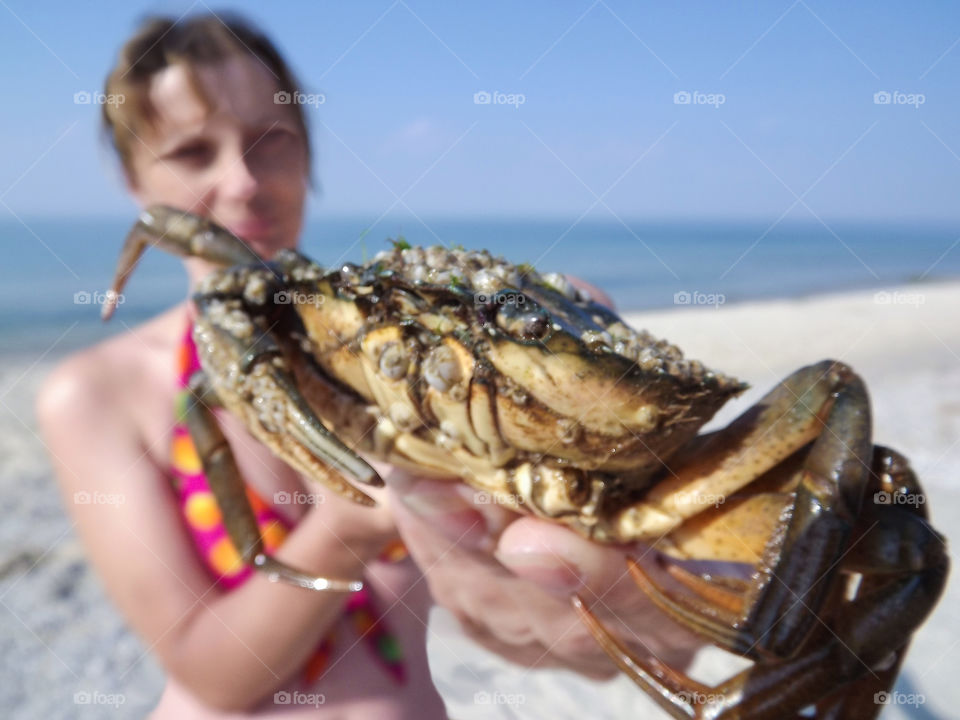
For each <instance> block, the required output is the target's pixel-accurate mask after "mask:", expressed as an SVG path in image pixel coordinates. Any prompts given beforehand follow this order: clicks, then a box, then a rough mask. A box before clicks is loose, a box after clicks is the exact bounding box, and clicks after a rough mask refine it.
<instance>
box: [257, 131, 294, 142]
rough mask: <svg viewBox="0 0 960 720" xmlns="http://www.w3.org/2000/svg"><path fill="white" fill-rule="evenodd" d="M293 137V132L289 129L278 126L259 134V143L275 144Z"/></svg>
mask: <svg viewBox="0 0 960 720" xmlns="http://www.w3.org/2000/svg"><path fill="white" fill-rule="evenodd" d="M292 138H293V133H291V132H290V131H289V130H281V129H280V128H275V129H273V130H267V132H265V133H263V135H261V136H260V142H261V143H269V144H277V143H281V142H285V141H289V140H291V139H292Z"/></svg>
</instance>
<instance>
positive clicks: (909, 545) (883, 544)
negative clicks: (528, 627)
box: [573, 382, 949, 720]
mask: <svg viewBox="0 0 960 720" xmlns="http://www.w3.org/2000/svg"><path fill="white" fill-rule="evenodd" d="M851 387H852V388H853V390H852V395H853V396H855V397H856V396H857V395H858V394H859V393H858V390H857V383H855V382H854V383H851ZM861 399H865V396H862V398H861ZM845 405H846V406H847V408H848V409H847V411H846V412H845V411H844V409H843V408H844V406H845ZM856 405H858V403H857V402H855V403H849V402H846V401H844V399H843V396H842V395H841V397H840V398H839V399H838V403H837V406H836V410H835V411H834V413H831V421H832V422H831V424H830V425H829V426H828V427H829V428H832V429H833V430H835V431H836V430H838V429H841V428H842V427H843V425H844V423H850V425H852V426H854V427H855V426H856V425H857V424H858V421H857V420H856V419H855V418H854V417H853V416H854V415H855V413H854V412H853V410H852V407H853V406H856ZM835 414H836V415H838V417H834V415H835ZM846 429H847V430H849V429H851V428H850V427H849V426H848V427H847V428H846ZM825 434H826V433H825ZM847 437H848V439H849V436H847ZM854 441H855V438H854ZM818 442H819V441H818ZM854 444H856V443H855V442H854ZM828 445H829V443H828ZM814 451H816V445H815V446H814ZM812 454H813V453H812ZM853 454H854V452H853V451H850V450H847V451H846V454H845V457H844V458H839V459H837V460H836V461H835V462H832V463H827V467H833V468H834V469H837V468H841V469H844V470H846V471H847V472H849V477H845V478H834V480H836V482H835V489H836V491H835V493H834V495H835V497H834V501H835V502H834V504H833V505H828V506H824V507H822V508H821V509H820V513H819V514H820V515H840V516H843V515H845V514H846V511H848V510H850V511H852V512H853V513H855V516H856V517H855V519H856V521H857V524H856V527H855V528H852V533H853V534H854V535H853V536H854V537H855V539H854V540H853V542H852V543H850V544H848V543H841V544H840V546H839V547H840V549H841V551H844V550H845V551H846V553H845V555H844V556H843V557H842V558H840V559H838V560H836V561H834V565H839V564H840V562H842V570H843V571H844V572H845V573H860V574H862V578H861V580H860V582H859V586H858V587H857V588H856V590H855V592H853V593H850V590H849V587H848V583H847V582H845V581H844V580H845V579H844V578H842V577H840V576H839V575H838V574H836V573H833V574H832V573H829V572H828V573H825V574H824V575H825V577H826V578H827V579H826V581H825V582H824V583H823V585H824V586H825V587H826V591H827V592H829V593H830V600H831V601H833V602H827V603H824V604H823V605H819V604H818V605H815V606H814V607H823V608H824V609H825V617H824V618H822V619H821V618H817V617H815V616H813V614H812V611H809V610H807V609H806V608H804V610H805V612H807V614H809V615H810V617H811V619H813V620H816V623H817V624H816V625H815V626H814V627H813V628H812V629H809V628H806V627H805V623H803V622H798V621H797V620H796V618H792V619H791V617H790V616H791V608H788V609H787V611H786V612H784V614H783V616H782V618H781V624H782V625H783V626H786V627H787V635H788V637H785V641H784V644H783V645H782V646H779V647H774V651H779V652H780V653H781V654H780V655H777V656H774V657H773V658H767V660H768V661H767V662H758V663H756V664H755V665H754V666H753V667H752V668H749V669H747V670H745V671H743V672H742V673H739V674H738V675H736V676H734V677H733V678H731V679H730V680H729V681H727V682H725V683H722V684H721V685H719V686H717V687H716V688H706V689H704V687H703V686H702V685H701V684H699V683H696V682H695V681H693V680H691V679H689V678H687V677H686V676H684V675H683V674H682V673H680V672H678V671H676V670H673V669H668V670H669V671H667V670H665V669H664V668H663V666H662V665H661V664H660V663H658V662H656V661H651V660H646V661H644V660H640V659H638V658H636V657H635V656H634V655H632V653H631V652H630V651H629V650H628V649H627V648H626V647H625V646H624V645H623V644H622V643H620V642H619V641H618V640H617V639H616V638H614V637H612V635H611V634H610V633H609V632H608V631H607V630H606V629H605V628H604V627H603V626H602V625H600V624H599V623H598V622H597V621H596V618H594V617H593V616H592V614H591V613H590V611H589V610H588V609H586V608H585V607H584V606H583V603H582V601H580V599H579V598H574V599H573V603H574V607H576V608H577V610H578V612H579V613H580V614H581V616H582V617H583V619H584V621H585V622H586V623H587V626H588V627H589V628H590V630H591V632H592V633H593V634H594V636H595V637H596V638H597V640H598V641H599V642H600V643H601V645H602V646H603V647H604V648H605V649H606V650H607V652H608V654H610V655H611V658H612V659H613V660H614V661H615V662H616V663H617V664H618V666H620V667H621V669H623V670H624V671H625V672H626V673H627V674H628V675H630V677H631V678H632V679H633V680H634V681H635V682H636V683H637V684H638V685H639V686H640V687H642V688H644V689H645V690H646V691H647V692H648V694H650V696H651V697H652V698H654V699H655V700H656V701H657V702H658V703H660V705H661V706H663V707H664V708H665V709H666V710H667V711H668V712H670V714H671V715H672V716H673V717H676V718H742V719H748V720H766V719H767V718H770V719H773V718H782V717H790V716H794V717H799V715H796V713H799V712H800V711H801V710H802V709H803V708H805V707H807V706H809V705H816V707H817V715H816V717H818V718H824V719H826V718H829V719H830V720H869V718H874V717H876V715H877V714H878V713H879V712H880V710H881V709H882V707H883V705H882V704H878V703H877V702H876V699H875V693H882V692H885V691H887V690H889V688H890V687H891V686H892V684H893V682H894V681H895V679H896V676H897V671H898V669H899V666H900V664H901V663H902V661H903V657H904V656H905V653H906V649H907V645H908V644H909V640H910V637H911V635H912V633H913V631H914V630H915V629H916V627H917V626H918V625H919V624H920V623H921V622H923V620H924V619H925V617H926V616H927V615H928V614H929V612H930V611H931V610H932V609H933V607H934V605H935V604H936V602H937V599H938V598H939V595H940V593H941V592H942V590H943V587H944V585H945V583H946V575H947V571H948V565H949V560H948V556H947V553H946V549H945V546H944V541H943V538H942V537H940V535H939V534H937V533H936V532H934V531H933V530H931V529H930V527H929V525H927V523H926V518H925V514H924V512H923V506H922V503H921V501H918V500H917V499H918V498H921V497H922V495H921V494H920V493H921V490H920V486H919V483H918V482H917V480H916V477H915V476H914V475H913V473H912V471H911V470H910V469H909V467H908V465H907V464H906V461H905V460H904V459H903V458H902V457H900V456H899V455H897V454H896V453H894V452H893V451H890V450H888V449H886V448H882V447H877V448H875V450H874V453H873V459H872V471H871V472H869V473H867V472H861V471H860V470H859V469H854V470H852V471H851V468H850V467H849V466H846V467H845V466H844V465H843V464H842V462H841V460H842V459H846V460H850V459H851V456H852V455H853ZM822 461H823V457H822V455H815V456H814V458H812V459H811V467H816V466H817V464H818V463H820V462H822ZM857 476H860V477H862V478H863V482H862V485H861V488H862V489H863V490H865V491H866V492H865V493H864V494H863V495H862V496H861V495H860V494H859V493H858V494H857V495H856V501H855V503H856V504H855V505H854V506H853V507H852V508H849V507H844V505H843V500H842V499H840V496H846V495H847V494H848V493H850V494H851V495H852V491H853V488H852V487H850V484H849V482H847V481H853V480H855V479H856V477H857ZM819 490H820V491H821V495H823V488H822V487H820V488H819ZM874 493H887V495H886V496H884V497H885V498H886V499H885V501H884V500H880V501H879V502H880V503H881V504H875V502H877V501H875V497H876V496H875V495H874ZM804 494H805V493H804V492H799V493H798V497H801V498H802V496H803V495H804ZM827 494H829V493H827ZM895 495H896V496H897V497H899V498H901V499H902V498H912V501H911V502H907V501H905V502H899V501H897V500H896V499H894V497H893V496H895ZM802 508H803V506H800V508H799V509H798V512H797V516H799V517H803V516H804V515H805V513H804V512H803V511H802ZM845 521H848V520H847V519H845ZM812 522H813V521H811V520H810V519H809V518H804V519H803V520H802V521H801V526H802V527H805V528H809V527H810V526H811V523H812ZM813 535H814V536H817V535H818V533H816V532H814V533H813ZM850 535H851V533H848V537H850ZM788 537H790V532H789V530H788ZM771 544H772V545H777V543H776V542H774V543H771ZM820 555H821V556H830V554H829V553H823V552H821V553H820ZM817 560H818V559H816V558H815V562H816V561H817ZM802 561H803V555H800V556H799V557H798V558H797V560H796V562H797V563H799V562H802ZM630 569H631V573H632V574H633V575H634V577H635V578H636V579H637V581H638V584H639V585H640V587H641V588H642V589H643V590H644V592H646V593H647V594H648V596H649V597H650V598H651V600H652V601H653V602H654V603H655V604H656V605H658V606H659V607H661V608H662V609H663V610H665V611H666V612H667V613H668V614H669V615H670V616H671V617H673V618H674V619H675V620H677V621H679V622H681V623H683V624H684V625H687V626H688V627H691V628H692V629H694V630H697V631H699V632H701V633H702V634H703V635H704V636H705V637H707V638H708V639H709V640H711V641H713V642H714V643H716V644H718V645H720V646H721V647H724V648H726V649H728V650H732V651H734V652H739V653H741V654H744V655H748V656H751V657H754V658H755V659H759V658H760V656H761V653H759V652H757V650H758V649H759V648H758V647H754V646H750V647H745V646H744V643H745V642H746V641H748V640H752V641H753V643H754V645H758V644H759V643H760V642H762V641H764V639H765V638H763V637H762V636H761V637H759V638H757V628H755V627H753V628H751V627H750V624H751V623H752V622H753V618H754V617H756V616H757V614H756V613H754V614H753V615H751V616H750V617H748V619H747V621H746V626H743V625H741V624H740V623H736V622H735V623H732V624H731V623H730V622H729V621H730V617H731V615H732V612H731V610H732V609H735V596H736V595H740V596H741V602H742V603H743V604H744V606H748V603H749V601H750V599H751V597H752V596H754V595H755V593H754V592H753V591H749V590H747V589H746V588H744V587H743V586H742V584H741V583H740V582H738V581H735V582H732V583H731V582H727V581H723V582H714V581H708V580H706V579H704V578H700V580H699V581H697V580H693V579H692V578H691V577H688V576H687V574H686V573H685V571H682V570H678V569H676V568H674V569H672V570H671V573H670V574H671V575H673V576H674V577H675V578H676V579H677V580H678V581H679V582H680V583H681V584H682V585H684V586H686V587H687V588H688V589H690V590H691V591H692V592H693V593H694V595H696V596H697V597H695V598H686V597H684V596H682V595H676V594H674V593H672V592H670V591H667V590H666V589H665V588H664V587H663V586H662V585H660V584H659V583H658V582H657V581H656V580H654V579H652V578H651V577H650V576H649V575H648V574H647V573H646V571H645V570H644V569H643V568H642V567H641V566H640V565H639V564H638V563H637V562H636V561H632V562H631V563H630ZM787 577H788V578H790V579H795V578H796V577H798V575H797V574H796V573H794V574H793V575H790V574H788V575H787ZM814 584H816V582H815V583H814ZM721 586H722V587H723V588H724V594H723V596H722V598H723V599H724V600H725V601H726V602H727V604H728V607H721V608H714V609H712V610H711V609H709V608H708V607H707V605H706V604H705V601H706V602H709V601H713V600H717V599H718V596H717V590H718V587H721ZM762 587H763V585H762V584H761V588H762ZM851 594H852V597H850V598H848V597H847V595H851ZM731 595H732V596H733V597H731ZM765 602H767V600H766V599H765V598H764V596H763V592H761V598H760V600H759V601H758V605H759V606H763V605H764V603H765ZM802 604H803V603H801V602H800V600H799V599H798V600H796V602H795V605H802ZM833 608H837V609H836V611H835V612H834V613H832V614H831V610H833ZM761 615H762V614H761ZM724 621H726V623H727V624H726V625H724ZM828 623H829V624H828ZM778 627H779V626H778ZM774 629H777V628H774ZM768 630H770V629H769V628H768ZM770 634H772V632H771V633H770ZM787 641H790V642H792V645H787V644H786V642H787ZM769 653H770V651H769V650H767V651H766V652H764V653H762V655H768V654H769Z"/></svg>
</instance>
